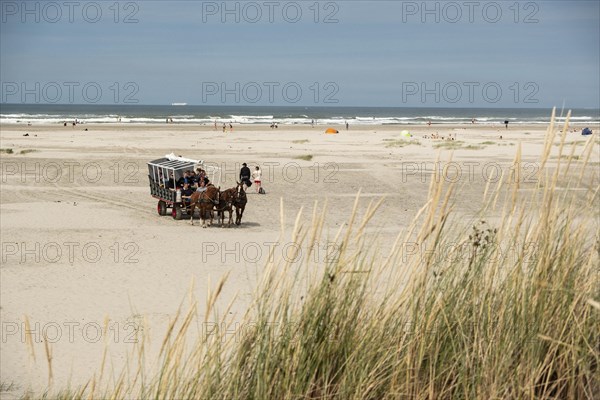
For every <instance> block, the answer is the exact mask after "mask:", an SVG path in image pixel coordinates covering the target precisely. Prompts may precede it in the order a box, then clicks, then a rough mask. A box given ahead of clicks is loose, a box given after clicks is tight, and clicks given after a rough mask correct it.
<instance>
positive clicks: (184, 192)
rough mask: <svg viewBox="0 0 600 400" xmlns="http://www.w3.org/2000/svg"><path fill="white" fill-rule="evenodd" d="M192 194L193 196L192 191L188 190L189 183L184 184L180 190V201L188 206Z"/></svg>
mask: <svg viewBox="0 0 600 400" xmlns="http://www.w3.org/2000/svg"><path fill="white" fill-rule="evenodd" d="M192 194H194V189H192V188H190V184H189V183H184V184H183V189H182V190H181V199H182V200H183V202H184V203H186V204H188V205H189V204H190V197H191V196H192Z"/></svg>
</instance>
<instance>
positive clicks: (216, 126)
mask: <svg viewBox="0 0 600 400" xmlns="http://www.w3.org/2000/svg"><path fill="white" fill-rule="evenodd" d="M216 130H217V120H216V119H215V131H216Z"/></svg>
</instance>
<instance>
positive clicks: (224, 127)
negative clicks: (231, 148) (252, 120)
mask: <svg viewBox="0 0 600 400" xmlns="http://www.w3.org/2000/svg"><path fill="white" fill-rule="evenodd" d="M225 129H227V125H225V123H224V122H223V133H225Z"/></svg>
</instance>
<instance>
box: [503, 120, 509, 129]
mask: <svg viewBox="0 0 600 400" xmlns="http://www.w3.org/2000/svg"><path fill="white" fill-rule="evenodd" d="M504 126H505V127H506V129H508V120H506V121H504Z"/></svg>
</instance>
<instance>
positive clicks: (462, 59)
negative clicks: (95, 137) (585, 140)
mask: <svg viewBox="0 0 600 400" xmlns="http://www.w3.org/2000/svg"><path fill="white" fill-rule="evenodd" d="M1 5H2V17H1V18H2V19H1V35H0V43H1V50H0V51H1V54H0V55H1V56H0V67H1V68H0V78H1V81H2V102H7V103H21V102H29V103H31V102H36V101H40V102H44V101H52V102H57V103H69V102H73V103H86V102H98V103H104V104H114V103H128V102H130V101H132V100H133V101H138V102H139V104H170V103H172V102H187V103H189V104H198V105H202V104H211V105H219V104H232V105H233V104H238V105H253V104H256V105H265V104H273V105H323V106H327V105H333V106H390V107H396V106H398V107H402V106H426V107H465V106H467V107H547V106H558V107H561V106H562V104H563V101H564V102H565V104H566V106H567V107H573V108H577V107H593V108H598V107H600V69H599V68H600V67H599V65H600V57H599V52H600V50H599V49H600V44H599V41H600V39H599V38H600V25H599V21H600V7H599V2H598V1H530V2H526V1H523V2H515V1H497V2H488V1H483V2H478V1H471V2H469V1H457V2H434V1H430V2H422V1H418V2H406V1H368V2H366V1H365V2H363V1H332V2H318V3H317V2H315V1H295V2H293V1H291V2H287V1H283V2H277V1H257V2H235V1H229V2H222V1H217V2H201V1H197V2H195V1H181V2H175V1H137V2H125V1H123V2H118V3H116V2H115V1H107V2H103V1H96V2H87V1H75V2H71V3H69V2H63V1H56V2H44V1H27V2H23V1H4V0H2V1H1ZM36 84H37V85H39V89H38V86H36ZM57 87H59V88H60V90H61V92H59V91H58V90H57ZM84 88H85V90H87V93H83V90H84ZM98 89H100V90H101V95H98V94H96V93H95V92H96V91H97V90H98Z"/></svg>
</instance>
